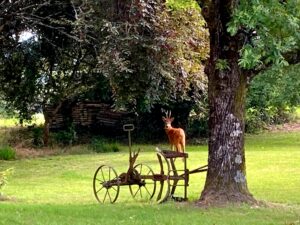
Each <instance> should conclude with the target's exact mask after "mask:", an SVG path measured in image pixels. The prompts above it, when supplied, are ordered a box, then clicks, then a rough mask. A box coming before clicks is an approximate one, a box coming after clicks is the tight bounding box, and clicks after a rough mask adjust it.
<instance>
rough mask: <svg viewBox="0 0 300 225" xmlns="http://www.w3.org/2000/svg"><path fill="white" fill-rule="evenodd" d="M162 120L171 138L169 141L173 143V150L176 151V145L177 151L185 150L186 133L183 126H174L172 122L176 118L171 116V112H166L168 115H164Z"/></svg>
mask: <svg viewBox="0 0 300 225" xmlns="http://www.w3.org/2000/svg"><path fill="white" fill-rule="evenodd" d="M162 120H163V121H164V123H165V131H166V134H167V136H168V138H169V142H170V144H171V150H172V151H174V147H175V148H176V151H177V152H184V151H185V133H184V130H183V129H181V128H173V127H172V125H171V123H172V122H173V120H174V118H173V117H172V118H171V112H167V113H166V117H164V116H163V117H162Z"/></svg>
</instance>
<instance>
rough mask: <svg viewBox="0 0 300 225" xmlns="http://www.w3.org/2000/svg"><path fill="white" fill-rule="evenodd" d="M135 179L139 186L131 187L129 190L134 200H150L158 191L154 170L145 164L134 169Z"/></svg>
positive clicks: (133, 185)
mask: <svg viewBox="0 0 300 225" xmlns="http://www.w3.org/2000/svg"><path fill="white" fill-rule="evenodd" d="M134 174H135V179H136V180H138V182H137V184H132V185H129V190H130V193H131V195H132V197H133V198H135V199H139V200H145V201H146V200H150V199H152V198H153V196H154V194H155V190H156V181H155V180H154V172H153V170H152V169H151V168H150V167H149V166H147V165H144V164H137V165H136V166H135V167H134Z"/></svg>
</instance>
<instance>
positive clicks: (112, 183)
mask: <svg viewBox="0 0 300 225" xmlns="http://www.w3.org/2000/svg"><path fill="white" fill-rule="evenodd" d="M123 130H124V131H127V132H128V142H129V168H128V170H127V172H124V173H121V174H120V175H118V174H117V172H116V170H115V169H114V168H113V167H111V166H107V165H101V166H99V168H98V169H97V170H96V172H95V175H94V179H93V191H94V195H95V197H96V199H97V200H98V201H99V202H100V203H106V202H109V203H114V202H115V201H116V200H117V199H118V196H119V192H120V187H121V186H129V191H130V193H131V195H132V197H134V198H136V199H145V200H150V199H153V198H154V197H155V198H154V199H155V200H156V201H157V202H158V203H161V202H164V201H166V200H168V199H169V198H172V199H174V200H177V201H186V200H187V187H188V186H189V175H190V174H193V173H199V172H205V171H207V166H202V167H199V168H197V169H194V170H191V171H190V170H188V169H187V158H188V154H187V153H181V152H174V151H168V150H160V149H157V153H156V154H157V159H158V163H159V173H154V171H153V170H152V168H151V167H150V166H148V165H145V164H135V162H136V159H137V157H138V155H139V152H140V149H139V150H138V151H134V150H132V146H131V131H133V130H134V125H133V124H126V125H124V126H123ZM177 158H179V159H180V160H177V161H178V163H180V164H181V167H182V169H177V167H176V164H178V163H177V162H176V164H175V160H176V159H177ZM181 159H182V160H181ZM179 161H180V162H179ZM178 186H182V187H183V193H182V195H183V196H182V197H175V196H174V194H175V191H176V188H177V187H178Z"/></svg>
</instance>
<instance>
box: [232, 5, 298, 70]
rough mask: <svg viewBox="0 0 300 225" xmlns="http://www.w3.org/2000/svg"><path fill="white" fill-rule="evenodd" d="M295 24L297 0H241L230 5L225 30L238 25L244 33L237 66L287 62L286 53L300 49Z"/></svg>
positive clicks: (233, 31) (234, 32)
mask: <svg viewBox="0 0 300 225" xmlns="http://www.w3.org/2000/svg"><path fill="white" fill-rule="evenodd" d="M275 17H276V18H275ZM299 27H300V2H299V0H291V1H264V0H251V1H248V0H243V1H241V3H240V4H239V6H238V7H237V8H236V9H234V14H233V19H232V20H231V22H230V23H229V24H228V31H229V32H230V33H231V34H232V35H235V34H237V33H238V32H239V31H238V30H239V29H240V30H242V31H243V32H244V33H245V35H247V37H248V40H247V43H246V44H245V46H244V48H243V49H242V51H241V56H242V57H241V59H240V62H239V64H240V66H241V67H242V68H245V69H253V68H256V69H262V68H266V67H268V66H272V65H275V66H280V67H282V66H286V65H288V61H289V58H290V56H291V55H293V53H295V52H297V51H299V50H300V49H299V46H300V36H299ZM298 61H299V60H298Z"/></svg>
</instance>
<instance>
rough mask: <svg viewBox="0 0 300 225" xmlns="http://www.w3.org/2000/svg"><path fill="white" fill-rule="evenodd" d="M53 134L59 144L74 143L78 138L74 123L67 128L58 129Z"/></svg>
mask: <svg viewBox="0 0 300 225" xmlns="http://www.w3.org/2000/svg"><path fill="white" fill-rule="evenodd" d="M53 136H54V140H55V141H56V143H58V144H62V145H72V144H74V142H75V141H76V140H77V134H76V130H75V125H74V124H73V123H72V124H71V125H70V126H69V127H68V128H67V129H66V130H62V131H58V132H56V133H54V134H53Z"/></svg>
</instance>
